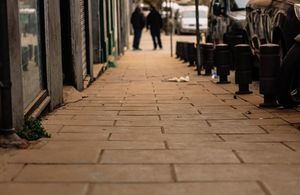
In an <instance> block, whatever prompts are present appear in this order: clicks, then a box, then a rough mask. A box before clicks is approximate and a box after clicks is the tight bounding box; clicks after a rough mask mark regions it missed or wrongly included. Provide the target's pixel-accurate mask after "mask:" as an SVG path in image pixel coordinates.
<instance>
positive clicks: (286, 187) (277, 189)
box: [263, 177, 300, 195]
mask: <svg viewBox="0 0 300 195" xmlns="http://www.w3.org/2000/svg"><path fill="white" fill-rule="evenodd" d="M263 183H264V184H265V186H266V187H267V188H268V189H269V191H270V193H271V194H275V195H277V194H288V195H299V194H300V193H299V192H300V185H299V183H300V182H299V177H298V178H297V179H294V180H285V181H284V182H283V181H280V180H279V181H277V180H274V179H269V180H265V181H263Z"/></svg>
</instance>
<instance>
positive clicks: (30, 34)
mask: <svg viewBox="0 0 300 195" xmlns="http://www.w3.org/2000/svg"><path fill="white" fill-rule="evenodd" d="M38 2H39V0H19V14H20V32H21V55H22V56H21V58H22V64H21V66H22V70H23V73H22V76H23V94H24V95H23V96H24V99H23V101H24V106H25V108H26V107H27V106H28V105H29V104H30V103H31V102H33V100H34V99H35V98H36V97H37V95H38V94H39V93H40V92H41V90H42V89H43V88H42V87H43V82H42V81H43V79H42V67H41V59H40V51H41V49H40V46H41V44H40V31H39V29H40V28H39V10H38Z"/></svg>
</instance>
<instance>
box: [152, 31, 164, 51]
mask: <svg viewBox="0 0 300 195" xmlns="http://www.w3.org/2000/svg"><path fill="white" fill-rule="evenodd" d="M151 36H152V41H153V46H154V49H156V48H157V45H158V46H159V48H162V44H161V39H160V30H151Z"/></svg>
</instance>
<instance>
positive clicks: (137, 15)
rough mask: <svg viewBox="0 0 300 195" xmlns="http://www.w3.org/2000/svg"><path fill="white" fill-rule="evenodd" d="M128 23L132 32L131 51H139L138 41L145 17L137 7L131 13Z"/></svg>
mask: <svg viewBox="0 0 300 195" xmlns="http://www.w3.org/2000/svg"><path fill="white" fill-rule="evenodd" d="M130 21H131V24H132V27H133V30H134V39H133V50H141V49H140V40H141V37H142V32H143V28H144V27H145V17H144V14H143V13H142V10H141V8H140V7H139V6H137V7H136V8H135V10H134V12H133V13H132V15H131V19H130Z"/></svg>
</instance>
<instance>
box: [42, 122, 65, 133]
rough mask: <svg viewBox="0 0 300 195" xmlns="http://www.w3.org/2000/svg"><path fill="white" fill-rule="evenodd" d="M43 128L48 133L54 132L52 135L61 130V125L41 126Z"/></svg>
mask: <svg viewBox="0 0 300 195" xmlns="http://www.w3.org/2000/svg"><path fill="white" fill-rule="evenodd" d="M43 127H44V128H45V129H46V131H48V132H51V133H52V132H54V133H58V132H59V131H60V130H61V129H62V128H63V125H45V124H44V125H43Z"/></svg>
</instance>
